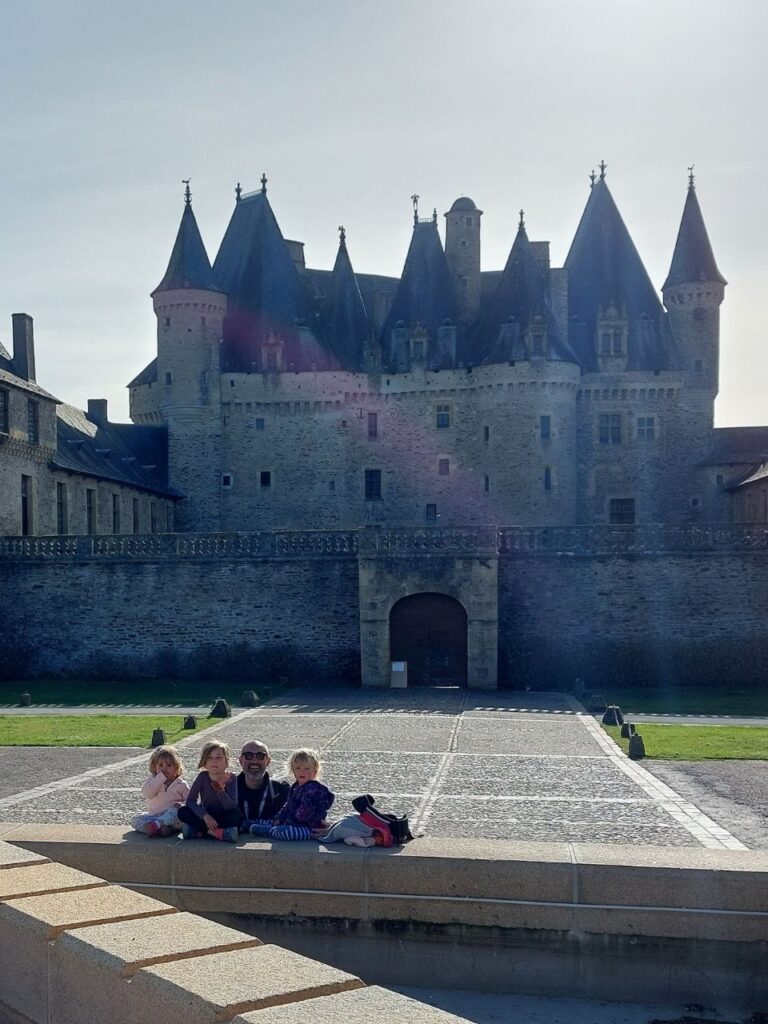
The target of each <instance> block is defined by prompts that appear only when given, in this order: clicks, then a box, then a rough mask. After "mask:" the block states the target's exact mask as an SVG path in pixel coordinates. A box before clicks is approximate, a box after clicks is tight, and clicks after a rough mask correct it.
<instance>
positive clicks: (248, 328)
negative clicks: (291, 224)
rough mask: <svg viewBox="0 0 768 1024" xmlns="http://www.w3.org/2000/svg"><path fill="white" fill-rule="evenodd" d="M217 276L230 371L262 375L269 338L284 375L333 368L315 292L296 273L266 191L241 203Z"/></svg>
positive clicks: (223, 247)
mask: <svg viewBox="0 0 768 1024" xmlns="http://www.w3.org/2000/svg"><path fill="white" fill-rule="evenodd" d="M213 272H214V274H215V276H216V279H217V280H218V281H220V282H221V287H222V290H223V291H224V292H226V294H227V297H228V316H227V321H226V323H225V328H224V346H223V352H222V359H223V365H224V366H225V367H226V368H227V369H229V370H251V369H260V368H261V367H260V365H259V358H260V353H259V348H260V342H262V341H265V340H267V339H269V338H273V339H276V340H279V341H280V342H281V343H282V345H283V346H284V353H283V360H282V366H283V369H291V370H299V369H312V368H315V369H324V368H326V367H327V366H328V365H330V363H331V359H330V354H329V353H328V352H327V351H326V350H324V349H323V347H322V346H321V345H320V343H319V341H318V339H317V336H316V333H315V328H316V323H315V312H314V302H313V296H312V292H311V288H310V286H309V283H308V281H303V280H301V278H300V276H299V273H298V271H297V270H296V266H295V264H294V262H293V259H292V257H291V254H290V252H289V250H288V246H287V245H286V243H285V239H284V238H283V235H282V232H281V231H280V227H279V225H278V223H277V220H276V219H275V215H274V213H273V212H272V207H271V206H270V204H269V201H268V199H267V195H266V192H265V191H263V190H262V191H261V192H256V193H253V194H251V195H249V196H243V198H242V199H239V201H238V202H237V204H236V206H235V210H234V213H233V214H232V217H231V219H230V222H229V225H228V227H227V230H226V232H225V234H224V238H223V240H222V243H221V247H220V248H219V252H218V255H217V256H216V260H215V262H214V265H213Z"/></svg>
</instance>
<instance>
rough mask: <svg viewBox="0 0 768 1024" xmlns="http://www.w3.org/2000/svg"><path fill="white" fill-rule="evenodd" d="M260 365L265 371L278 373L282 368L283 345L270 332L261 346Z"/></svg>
mask: <svg viewBox="0 0 768 1024" xmlns="http://www.w3.org/2000/svg"><path fill="white" fill-rule="evenodd" d="M261 367H262V369H263V370H264V371H265V372H266V373H278V372H279V371H280V370H282V368H283V346H282V343H281V342H280V341H279V340H278V339H277V338H275V336H274V335H272V334H271V335H270V336H269V338H268V340H267V341H265V342H264V344H263V345H262V346H261Z"/></svg>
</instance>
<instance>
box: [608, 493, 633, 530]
mask: <svg viewBox="0 0 768 1024" xmlns="http://www.w3.org/2000/svg"><path fill="white" fill-rule="evenodd" d="M608 521H609V522H610V523H611V524H612V525H614V526H631V525H632V524H633V523H634V521H635V499H634V498H611V500H610V502H609V505H608Z"/></svg>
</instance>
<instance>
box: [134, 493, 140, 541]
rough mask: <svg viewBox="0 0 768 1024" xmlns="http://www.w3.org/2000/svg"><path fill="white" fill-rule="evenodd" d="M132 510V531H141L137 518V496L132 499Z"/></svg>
mask: <svg viewBox="0 0 768 1024" xmlns="http://www.w3.org/2000/svg"><path fill="white" fill-rule="evenodd" d="M132 512H133V516H132V518H133V532H134V533H141V529H140V527H141V520H140V518H139V499H138V498H134V499H133V508H132Z"/></svg>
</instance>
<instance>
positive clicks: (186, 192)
mask: <svg viewBox="0 0 768 1024" xmlns="http://www.w3.org/2000/svg"><path fill="white" fill-rule="evenodd" d="M191 180H192V179H191V178H182V179H181V184H182V185H184V205H185V206H191V205H192V193H191V192H190V191H189V183H190V181H191Z"/></svg>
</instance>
